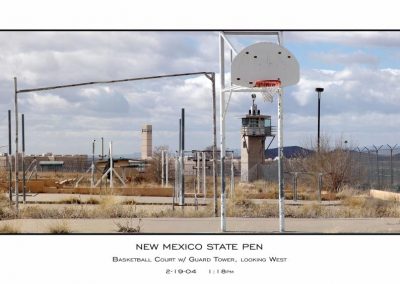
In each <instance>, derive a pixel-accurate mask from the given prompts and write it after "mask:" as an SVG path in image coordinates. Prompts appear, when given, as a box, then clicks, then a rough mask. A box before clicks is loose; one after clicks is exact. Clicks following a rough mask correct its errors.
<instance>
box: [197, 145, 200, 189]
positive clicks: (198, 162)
mask: <svg viewBox="0 0 400 284" xmlns="http://www.w3.org/2000/svg"><path fill="white" fill-rule="evenodd" d="M196 178H197V184H196V193H197V194H199V193H200V152H196Z"/></svg>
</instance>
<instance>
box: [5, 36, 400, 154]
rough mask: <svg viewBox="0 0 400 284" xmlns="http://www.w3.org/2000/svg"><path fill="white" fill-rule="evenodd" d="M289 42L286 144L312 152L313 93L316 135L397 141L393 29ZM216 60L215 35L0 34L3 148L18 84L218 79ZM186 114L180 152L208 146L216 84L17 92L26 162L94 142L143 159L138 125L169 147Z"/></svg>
mask: <svg viewBox="0 0 400 284" xmlns="http://www.w3.org/2000/svg"><path fill="white" fill-rule="evenodd" d="M229 39H230V41H231V42H232V43H233V44H234V46H235V48H236V49H238V50H240V49H242V48H244V47H246V46H247V45H250V44H253V43H256V42H259V41H273V42H276V38H274V37H268V36H266V37H261V36H253V37H244V36H230V37H229ZM284 42H285V47H286V48H287V49H289V50H290V51H291V52H292V53H293V54H294V55H295V56H296V58H297V60H298V61H299V64H300V81H299V83H298V84H297V85H295V86H292V87H288V88H285V95H284V144H285V145H287V146H293V145H298V146H303V147H307V146H309V145H310V143H311V142H310V141H312V140H315V138H316V135H317V95H316V92H315V88H316V87H323V88H324V89H325V91H324V92H323V94H322V99H321V132H322V134H323V135H325V136H328V137H329V138H330V139H331V140H336V139H343V140H347V141H349V142H350V143H351V145H352V146H354V147H356V146H360V147H362V146H369V145H372V144H375V145H382V144H390V145H394V144H396V143H399V144H400V134H399V131H397V130H398V124H399V121H400V113H399V112H398V109H399V107H400V100H399V99H398V96H399V94H400V80H399V79H400V49H398V46H400V32H395V31H391V32H382V31H380V32H366V31H363V32H350V31H341V32H333V31H326V32H313V31H303V32H284ZM226 53H227V54H228V50H226ZM218 56H219V55H218V32H212V31H207V32H206V31H203V32H200V31H199V32H183V31H182V32H177V31H174V32H172V31H171V32H135V31H132V32H104V31H103V32H77V31H71V32H5V31H3V32H0V147H2V146H5V145H7V143H8V137H7V110H8V109H11V110H12V111H13V115H14V106H13V100H14V85H13V84H14V83H13V77H17V80H18V88H19V89H26V88H38V87H45V86H53V85H60V84H70V83H79V82H86V81H98V80H114V79H124V78H133V77H143V76H153V75H162V74H171V73H186V72H200V71H208V72H216V73H217V82H218V78H219V74H218V72H219V63H218ZM229 72H230V70H227V76H228V77H229ZM217 88H218V84H217ZM217 94H218V92H217ZM218 101H219V99H218V98H217V109H218V110H219V106H218ZM256 103H257V104H258V107H259V108H260V109H261V112H262V113H263V114H268V115H271V116H272V120H273V123H272V124H273V125H277V120H276V112H277V105H276V100H274V102H272V103H269V102H264V101H263V100H262V98H261V97H260V96H259V97H258V98H257V100H256ZM250 105H251V99H250V93H234V94H233V95H232V98H231V100H230V104H229V110H228V113H227V128H226V130H227V139H226V141H227V147H228V148H230V149H238V148H240V117H241V116H243V115H245V114H246V113H247V111H248V108H249V107H250ZM181 108H185V112H186V149H203V148H205V147H207V146H209V145H211V144H212V105H211V83H210V81H209V80H208V79H207V78H206V77H205V76H192V77H181V78H175V79H158V80H151V81H140V82H127V83H120V84H112V85H96V86H90V87H77V88H68V89H62V90H51V91H42V92H35V93H21V94H19V112H20V113H24V115H25V129H26V152H27V153H28V154H40V153H46V152H52V153H56V154H78V153H90V151H91V143H92V141H93V139H96V141H98V142H99V141H100V137H104V140H105V142H106V143H108V142H109V141H113V145H114V152H115V153H117V154H118V153H119V154H131V153H136V152H140V145H141V138H140V135H141V127H142V125H143V124H152V125H153V145H154V146H155V147H157V146H164V145H166V146H168V147H169V149H170V150H171V151H175V150H176V148H177V145H178V119H179V117H180V110H181ZM218 117H219V115H217V118H218ZM218 126H219V124H218ZM12 132H13V135H14V121H13V129H12ZM217 133H219V129H218V132H217ZM218 142H219V136H218ZM96 145H97V149H99V146H100V144H99V143H97V144H96ZM275 146H276V140H274V142H273V143H272V145H271V147H275ZM13 147H14V145H13ZM6 150H7V149H6V147H2V148H0V152H6ZM97 152H99V150H97Z"/></svg>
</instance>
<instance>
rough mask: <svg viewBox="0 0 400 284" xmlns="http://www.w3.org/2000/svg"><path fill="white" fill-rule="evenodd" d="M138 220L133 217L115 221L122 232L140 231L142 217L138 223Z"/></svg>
mask: <svg viewBox="0 0 400 284" xmlns="http://www.w3.org/2000/svg"><path fill="white" fill-rule="evenodd" d="M135 221H136V220H135V219H133V218H128V219H125V220H124V222H115V225H116V226H117V227H118V232H120V233H139V232H140V230H141V228H142V225H141V223H142V219H139V220H138V222H137V225H136V222H135Z"/></svg>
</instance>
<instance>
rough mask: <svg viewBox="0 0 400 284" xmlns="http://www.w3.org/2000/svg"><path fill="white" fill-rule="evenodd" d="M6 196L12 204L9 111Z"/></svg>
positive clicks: (9, 119)
mask: <svg viewBox="0 0 400 284" xmlns="http://www.w3.org/2000/svg"><path fill="white" fill-rule="evenodd" d="M7 161H8V195H9V200H10V206H11V204H12V145H11V110H8V157H7Z"/></svg>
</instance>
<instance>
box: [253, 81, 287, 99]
mask: <svg viewBox="0 0 400 284" xmlns="http://www.w3.org/2000/svg"><path fill="white" fill-rule="evenodd" d="M254 87H255V88H259V90H260V92H261V94H262V96H263V98H264V101H266V102H267V101H268V102H271V103H272V101H273V98H274V95H275V94H279V93H281V91H282V88H281V81H280V80H258V81H256V82H255V84H254Z"/></svg>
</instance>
